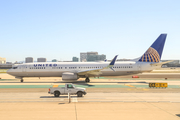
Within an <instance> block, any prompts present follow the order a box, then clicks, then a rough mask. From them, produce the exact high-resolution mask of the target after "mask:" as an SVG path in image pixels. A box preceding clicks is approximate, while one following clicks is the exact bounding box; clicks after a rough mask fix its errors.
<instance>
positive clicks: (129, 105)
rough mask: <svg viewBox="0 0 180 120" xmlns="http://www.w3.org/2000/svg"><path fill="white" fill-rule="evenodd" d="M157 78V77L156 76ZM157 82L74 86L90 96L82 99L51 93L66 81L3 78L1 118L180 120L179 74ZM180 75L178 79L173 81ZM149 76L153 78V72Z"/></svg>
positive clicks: (115, 80)
mask: <svg viewBox="0 0 180 120" xmlns="http://www.w3.org/2000/svg"><path fill="white" fill-rule="evenodd" d="M153 74H156V73H153ZM163 75H164V73H163V74H159V73H158V76H162V77H157V78H156V77H154V78H147V77H145V78H143V77H140V78H130V77H101V78H91V82H90V83H88V84H87V83H85V82H84V79H79V80H78V81H77V82H75V83H74V84H75V86H77V87H85V88H86V89H87V95H85V96H83V97H81V98H79V97H77V96H75V95H73V96H71V103H68V98H67V96H66V95H63V96H60V97H58V98H57V97H54V96H53V95H51V94H48V93H47V92H48V88H49V87H51V86H53V85H60V86H64V84H65V82H64V81H62V79H61V78H40V79H39V78H25V79H24V83H20V81H19V80H17V79H15V78H14V77H13V76H9V75H7V74H5V73H3V74H0V78H1V79H0V120H12V119H14V120H16V119H17V120H21V119H23V120H24V119H26V120H30V119H31V120H32V119H33V120H41V119H43V120H46V119H48V120H49V119H53V120H56V119H58V120H59V119H61V120H68V119H71V120H92V119H93V120H96V119H98V120H99V119H103V120H109V119H113V120H116V119H117V120H119V119H123V120H130V119H138V120H144V119H146V120H152V119H158V120H179V119H180V78H179V77H178V75H179V73H176V74H174V73H172V74H168V75H169V76H173V77H168V78H166V79H165V78H164V76H163ZM174 75H176V77H174ZM148 76H149V74H148ZM151 82H159V83H168V87H167V88H149V83H151Z"/></svg>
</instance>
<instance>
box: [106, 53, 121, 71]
mask: <svg viewBox="0 0 180 120" xmlns="http://www.w3.org/2000/svg"><path fill="white" fill-rule="evenodd" d="M117 56H118V55H116V56H115V57H114V58H113V59H112V60H111V62H110V64H109V65H108V66H107V67H105V69H108V68H111V69H112V70H113V71H115V70H114V69H113V68H112V67H113V66H114V63H115V61H116V59H117Z"/></svg>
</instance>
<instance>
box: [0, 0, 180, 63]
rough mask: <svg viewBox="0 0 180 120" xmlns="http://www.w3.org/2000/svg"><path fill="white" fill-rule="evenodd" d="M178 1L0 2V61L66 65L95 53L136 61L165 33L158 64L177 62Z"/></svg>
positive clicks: (179, 44) (179, 43)
mask: <svg viewBox="0 0 180 120" xmlns="http://www.w3.org/2000/svg"><path fill="white" fill-rule="evenodd" d="M179 6H180V1H179V0H148V1H147V0H124V1H123V0H29V1H27V0H0V48H1V49H0V57H3V58H6V59H7V61H10V62H15V61H23V60H25V57H33V58H34V60H36V59H37V58H38V57H45V58H47V60H48V61H51V60H52V59H58V60H71V59H72V57H73V56H76V57H80V52H87V51H97V52H98V53H99V54H105V55H106V56H107V59H112V58H113V57H114V56H115V55H117V54H118V55H119V57H118V59H121V58H129V59H133V58H137V57H140V56H141V55H142V54H143V53H144V52H145V51H146V50H147V49H148V48H149V46H150V45H151V44H152V43H153V42H154V41H155V39H156V38H157V37H158V36H159V35H160V34H161V33H167V34H168V35H167V39H166V43H165V47H164V51H163V55H162V59H180V55H179V52H180V7H179Z"/></svg>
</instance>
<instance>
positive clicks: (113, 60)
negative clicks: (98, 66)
mask: <svg viewBox="0 0 180 120" xmlns="http://www.w3.org/2000/svg"><path fill="white" fill-rule="evenodd" d="M117 56H118V55H116V56H115V57H114V58H113V59H112V60H111V63H110V64H109V65H114V63H115V61H116V59H117Z"/></svg>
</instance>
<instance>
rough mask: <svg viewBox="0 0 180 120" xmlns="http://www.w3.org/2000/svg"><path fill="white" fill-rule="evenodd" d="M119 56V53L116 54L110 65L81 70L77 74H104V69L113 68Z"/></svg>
mask: <svg viewBox="0 0 180 120" xmlns="http://www.w3.org/2000/svg"><path fill="white" fill-rule="evenodd" d="M117 56H118V55H116V56H115V57H114V58H113V59H112V61H111V63H110V64H109V65H108V66H106V67H103V68H97V69H89V70H84V71H79V72H77V74H78V75H100V74H102V73H101V71H102V70H104V69H108V68H111V69H112V70H113V68H112V67H113V66H114V63H115V61H116V59H117ZM113 71H114V70H113Z"/></svg>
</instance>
